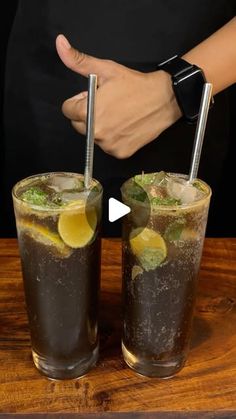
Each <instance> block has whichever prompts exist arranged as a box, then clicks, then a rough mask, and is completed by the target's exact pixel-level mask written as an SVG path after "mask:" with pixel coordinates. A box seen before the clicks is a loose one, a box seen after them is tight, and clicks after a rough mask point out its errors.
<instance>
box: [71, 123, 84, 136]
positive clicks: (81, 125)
mask: <svg viewBox="0 0 236 419" xmlns="http://www.w3.org/2000/svg"><path fill="white" fill-rule="evenodd" d="M71 125H72V127H73V128H74V129H75V130H76V131H77V132H79V133H80V134H82V135H86V124H85V123H84V122H78V121H71Z"/></svg>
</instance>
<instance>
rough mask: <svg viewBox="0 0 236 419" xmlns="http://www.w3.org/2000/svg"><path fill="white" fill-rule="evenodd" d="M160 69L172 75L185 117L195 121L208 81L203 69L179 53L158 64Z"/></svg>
mask: <svg viewBox="0 0 236 419" xmlns="http://www.w3.org/2000/svg"><path fill="white" fill-rule="evenodd" d="M158 69H160V70H164V71H166V72H167V73H169V74H170V75H171V78H172V83H173V90H174V93H175V96H176V100H177V102H178V105H179V107H180V109H181V111H182V113H183V116H184V118H185V119H186V120H187V121H188V122H195V121H196V120H197V118H198V113H199V108H200V102H201V97H202V90H203V86H204V83H206V78H205V75H204V72H203V70H202V69H201V68H199V67H197V66H196V65H195V64H190V63H188V62H187V61H185V60H184V59H183V58H180V57H179V56H178V55H175V56H174V57H172V58H170V59H168V60H166V61H164V62H162V63H160V64H158Z"/></svg>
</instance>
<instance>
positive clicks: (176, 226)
mask: <svg viewBox="0 0 236 419" xmlns="http://www.w3.org/2000/svg"><path fill="white" fill-rule="evenodd" d="M185 224H186V222H185V220H184V219H179V220H176V221H174V222H173V223H172V224H169V225H168V227H167V228H166V231H165V234H164V237H165V239H166V240H168V241H170V242H172V241H176V240H179V239H180V236H181V234H182V231H183V229H184V227H185Z"/></svg>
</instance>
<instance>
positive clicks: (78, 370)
mask: <svg viewBox="0 0 236 419" xmlns="http://www.w3.org/2000/svg"><path fill="white" fill-rule="evenodd" d="M98 352H99V347H98V346H97V347H96V348H95V349H94V350H93V352H92V353H89V356H88V357H87V358H82V359H80V360H78V361H77V362H76V363H73V364H71V363H70V362H67V363H66V362H61V363H60V362H58V361H55V360H53V359H51V358H47V357H44V356H42V355H39V354H37V353H36V352H35V351H34V350H32V356H33V361H34V364H35V366H36V368H37V369H38V370H39V371H40V372H41V373H42V374H43V375H46V376H47V377H48V378H51V379H54V380H69V379H73V378H74V379H75V378H81V377H82V376H83V375H85V374H86V373H87V372H88V371H89V370H90V369H91V368H92V367H93V366H94V365H95V364H96V362H97V360H98Z"/></svg>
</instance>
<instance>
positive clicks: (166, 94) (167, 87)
mask: <svg viewBox="0 0 236 419" xmlns="http://www.w3.org/2000/svg"><path fill="white" fill-rule="evenodd" d="M152 74H153V81H154V86H153V91H154V92H155V91H156V92H157V98H156V100H157V101H158V102H159V103H158V104H157V106H159V105H160V101H161V104H162V122H163V131H164V130H165V129H166V128H168V127H170V126H171V125H172V124H174V123H175V122H176V121H177V120H178V119H179V118H181V116H182V112H181V109H180V107H179V105H178V102H177V100H176V96H175V93H174V90H173V86H172V79H171V76H170V75H169V74H168V73H167V72H165V71H163V70H158V71H155V72H154V73H152ZM160 94H161V97H160Z"/></svg>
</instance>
